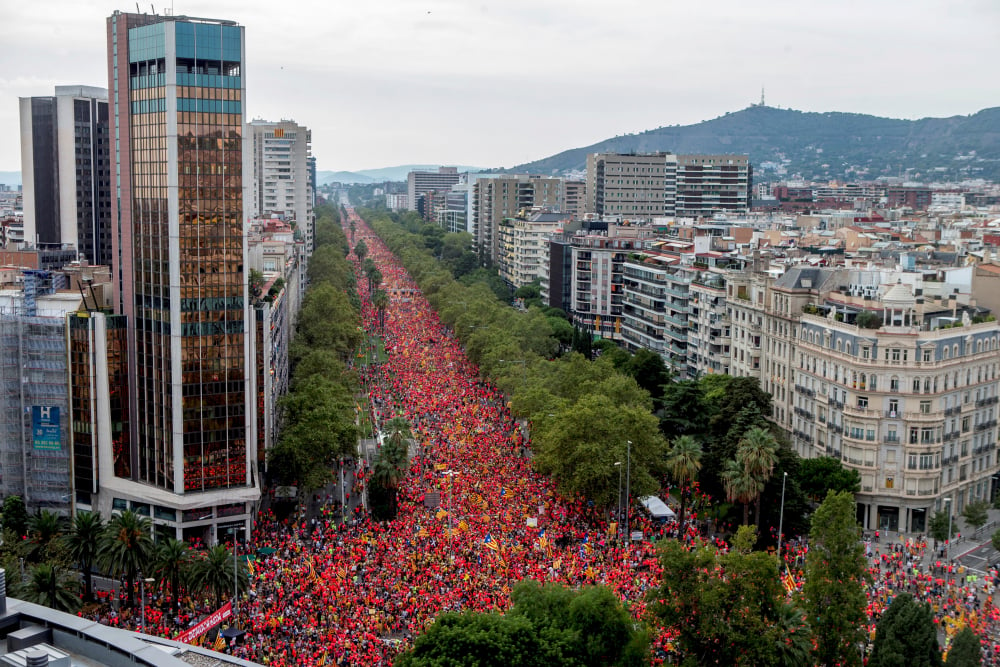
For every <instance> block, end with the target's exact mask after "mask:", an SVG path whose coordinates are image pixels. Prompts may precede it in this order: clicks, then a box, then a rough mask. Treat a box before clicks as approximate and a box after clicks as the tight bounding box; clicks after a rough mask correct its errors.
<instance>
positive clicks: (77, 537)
mask: <svg viewBox="0 0 1000 667" xmlns="http://www.w3.org/2000/svg"><path fill="white" fill-rule="evenodd" d="M103 533H104V520H103V519H102V518H101V514H100V512H83V511H80V510H77V513H76V516H74V517H73V523H72V524H71V526H70V529H69V532H68V533H66V534H65V535H64V536H63V541H64V542H65V544H66V551H67V552H68V553H69V557H70V558H72V559H73V562H75V563H76V564H77V565H79V566H80V571H81V572H83V590H84V597H85V598H86V599H87V600H88V601H90V600H92V599H93V591H94V585H93V573H92V572H91V569H92V568H93V566H94V562H95V561H96V560H97V555H98V544H99V541H100V539H101V535H102V534H103Z"/></svg>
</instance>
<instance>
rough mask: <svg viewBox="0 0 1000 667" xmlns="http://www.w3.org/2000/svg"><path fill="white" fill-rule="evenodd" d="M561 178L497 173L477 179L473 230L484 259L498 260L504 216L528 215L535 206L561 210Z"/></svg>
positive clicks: (474, 188) (536, 207) (473, 199)
mask: <svg viewBox="0 0 1000 667" xmlns="http://www.w3.org/2000/svg"><path fill="white" fill-rule="evenodd" d="M562 183H563V181H562V179H561V178H545V177H541V176H519V175H513V176H497V177H489V178H478V179H476V182H475V183H474V184H473V186H472V195H471V198H472V225H471V228H470V230H469V231H470V232H471V233H472V238H473V241H474V242H475V244H476V245H477V246H478V247H479V249H480V252H481V253H482V254H483V255H484V259H489V261H491V262H496V261H498V257H499V253H500V237H499V234H498V228H499V226H500V223H501V221H503V220H504V219H505V218H513V217H516V216H517V215H519V214H523V215H527V214H528V213H529V212H530V211H531V210H532V209H549V210H552V211H560V210H562V204H563V189H562Z"/></svg>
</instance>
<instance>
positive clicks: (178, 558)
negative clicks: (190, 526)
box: [153, 538, 191, 614]
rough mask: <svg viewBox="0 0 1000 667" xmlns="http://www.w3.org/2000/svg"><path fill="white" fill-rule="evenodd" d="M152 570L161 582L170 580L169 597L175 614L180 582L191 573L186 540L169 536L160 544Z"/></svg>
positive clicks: (189, 555) (189, 554) (178, 607)
mask: <svg viewBox="0 0 1000 667" xmlns="http://www.w3.org/2000/svg"><path fill="white" fill-rule="evenodd" d="M153 571H154V572H156V573H157V574H159V575H160V581H161V582H163V581H169V582H170V597H171V599H172V600H173V606H174V614H177V612H178V611H179V610H180V591H181V582H182V581H186V580H187V578H188V576H189V575H190V573H191V552H190V549H189V548H188V544H187V542H184V541H182V540H176V539H174V538H170V539H168V540H167V541H166V542H163V543H162V544H160V546H159V548H158V549H157V550H156V563H155V564H154V565H153Z"/></svg>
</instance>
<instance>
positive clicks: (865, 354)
mask: <svg viewBox="0 0 1000 667" xmlns="http://www.w3.org/2000/svg"><path fill="white" fill-rule="evenodd" d="M871 356H872V349H871V348H870V347H868V346H867V345H865V346H864V347H862V348H861V358H862V359H871Z"/></svg>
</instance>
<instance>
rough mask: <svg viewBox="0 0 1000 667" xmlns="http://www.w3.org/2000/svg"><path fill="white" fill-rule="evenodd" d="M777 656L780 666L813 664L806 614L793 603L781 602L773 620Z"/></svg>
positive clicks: (800, 666)
mask: <svg viewBox="0 0 1000 667" xmlns="http://www.w3.org/2000/svg"><path fill="white" fill-rule="evenodd" d="M775 630H777V633H778V635H777V637H776V638H775V639H776V640H777V643H778V657H779V660H780V662H779V663H778V664H779V665H780V666H781V667H809V666H810V665H812V664H813V655H812V648H813V647H812V632H811V631H810V629H809V625H808V623H807V622H806V614H805V612H804V611H802V610H801V609H799V608H798V607H796V606H795V605H792V604H789V603H787V602H783V603H782V604H781V606H779V607H778V618H777V619H776V621H775Z"/></svg>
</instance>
